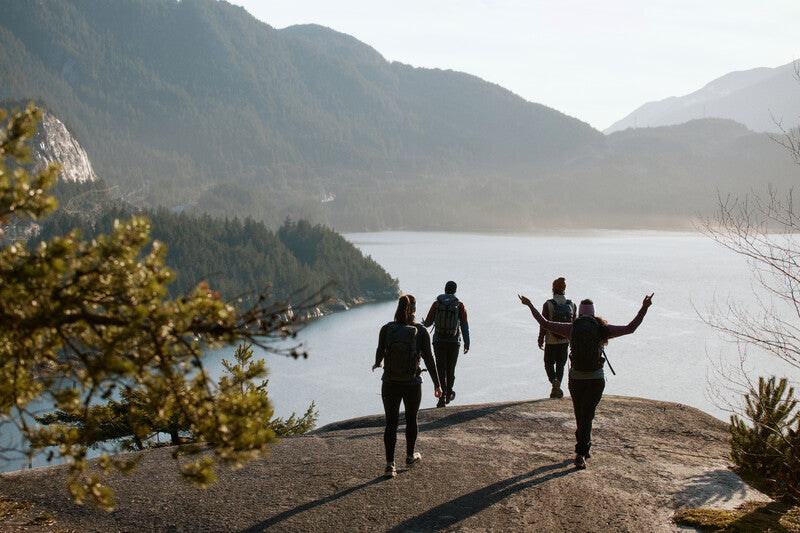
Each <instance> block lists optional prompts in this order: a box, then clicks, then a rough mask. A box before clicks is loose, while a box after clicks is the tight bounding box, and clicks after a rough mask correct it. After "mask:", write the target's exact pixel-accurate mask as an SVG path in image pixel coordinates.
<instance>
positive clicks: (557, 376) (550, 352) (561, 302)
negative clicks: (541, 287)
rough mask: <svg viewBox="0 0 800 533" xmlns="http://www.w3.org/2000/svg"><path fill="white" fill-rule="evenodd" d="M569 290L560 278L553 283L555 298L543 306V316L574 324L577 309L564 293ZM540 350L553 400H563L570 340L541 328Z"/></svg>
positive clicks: (554, 320) (564, 281) (555, 320)
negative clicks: (563, 383) (542, 354)
mask: <svg viewBox="0 0 800 533" xmlns="http://www.w3.org/2000/svg"><path fill="white" fill-rule="evenodd" d="M566 290H567V281H566V280H565V279H564V278H558V279H556V280H555V281H553V297H552V298H550V299H549V300H547V301H546V302H545V303H544V305H543V306H542V316H543V317H544V318H546V319H547V320H551V321H553V322H572V321H573V320H575V317H576V316H577V315H576V313H577V309H576V307H575V304H574V303H572V300H568V299H567V297H566V296H565V295H564V293H565V292H566ZM537 343H538V344H539V349H543V350H544V370H545V372H546V373H547V381H549V382H550V384H551V385H552V387H553V388H552V389H551V391H550V397H551V398H563V397H564V391H562V390H561V380H562V379H564V365H566V364H567V352H568V348H569V339H568V338H566V337H562V336H561V335H556V334H555V333H551V332H549V331H547V330H546V329H544V328H543V327H541V326H540V327H539V339H538V342H537Z"/></svg>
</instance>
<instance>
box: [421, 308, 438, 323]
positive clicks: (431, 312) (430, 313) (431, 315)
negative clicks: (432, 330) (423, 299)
mask: <svg viewBox="0 0 800 533" xmlns="http://www.w3.org/2000/svg"><path fill="white" fill-rule="evenodd" d="M435 315H436V302H433V304H431V308H430V310H429V311H428V314H427V316H426V317H425V320H423V321H422V324H423V325H424V326H425V327H426V328H429V327H431V324H433V318H434V316H435Z"/></svg>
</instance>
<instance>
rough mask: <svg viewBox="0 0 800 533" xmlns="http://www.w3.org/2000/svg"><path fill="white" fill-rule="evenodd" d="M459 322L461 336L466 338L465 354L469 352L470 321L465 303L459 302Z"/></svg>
mask: <svg viewBox="0 0 800 533" xmlns="http://www.w3.org/2000/svg"><path fill="white" fill-rule="evenodd" d="M458 321H459V322H460V323H461V335H463V337H464V353H467V352H468V351H469V320H468V318H467V308H466V307H464V304H463V302H458Z"/></svg>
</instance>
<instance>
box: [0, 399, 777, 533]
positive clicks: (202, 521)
mask: <svg viewBox="0 0 800 533" xmlns="http://www.w3.org/2000/svg"><path fill="white" fill-rule="evenodd" d="M361 393H363V391H362V392H361ZM574 428H575V425H574V421H573V417H572V405H571V402H570V401H569V398H564V399H561V400H536V401H521V402H515V403H500V404H488V405H472V406H454V405H453V404H451V405H450V406H448V407H446V408H443V409H429V410H424V411H422V412H421V413H420V437H419V440H418V443H417V450H418V451H420V452H421V453H422V455H423V458H422V462H421V463H420V464H418V465H416V466H414V468H413V469H406V468H405V467H404V463H403V462H402V459H403V456H404V452H405V444H404V439H403V435H402V426H401V434H400V435H399V439H398V445H397V452H398V458H400V459H401V461H400V462H399V463H398V465H399V466H400V468H399V469H398V470H399V474H398V476H397V477H396V478H394V479H389V480H386V479H383V478H382V477H381V474H382V472H383V466H384V459H383V437H382V435H383V416H378V415H376V416H370V417H365V418H359V419H354V420H348V421H343V422H339V423H336V424H330V425H328V426H325V427H323V428H321V429H319V430H317V431H315V432H313V433H311V434H308V435H303V436H299V437H292V438H287V439H284V440H282V441H281V442H280V443H278V444H277V445H276V446H275V448H274V450H273V453H272V454H271V455H270V456H269V457H267V458H264V459H262V460H258V461H254V462H252V463H249V464H248V465H246V466H245V467H244V468H243V469H241V470H236V471H231V470H223V471H221V472H220V475H219V481H218V482H217V483H216V484H215V485H213V486H212V487H211V488H210V489H208V490H205V491H203V490H198V489H195V488H193V487H190V486H188V485H186V484H183V483H181V482H180V481H179V480H178V475H177V473H176V472H175V469H174V465H173V464H172V459H171V452H172V450H171V449H168V448H167V449H159V450H155V451H150V452H144V453H143V454H142V455H143V457H142V463H141V465H140V466H139V468H138V469H137V471H136V472H135V473H134V475H133V476H130V477H122V476H120V477H115V478H113V479H111V480H110V484H111V486H112V487H113V488H114V489H115V491H116V494H117V500H118V502H119V507H118V508H117V510H115V511H113V512H111V513H106V512H102V511H97V510H93V509H91V508H89V507H81V506H77V505H74V504H73V503H72V502H70V501H69V499H68V497H67V493H66V490H65V488H64V479H65V469H64V467H63V466H59V467H47V468H40V469H35V470H30V471H23V472H16V473H8V474H2V475H0V496H2V497H5V498H11V499H13V500H14V501H17V502H21V503H30V504H32V507H31V508H30V509H27V510H25V511H22V512H21V513H19V514H17V515H15V516H13V517H10V518H6V519H0V528H6V529H9V530H15V529H17V530H22V528H26V529H25V530H26V531H54V530H58V531H65V530H69V531H73V530H74V531H242V532H251V531H252V532H255V531H266V530H269V531H304V532H305V531H397V532H401V531H415V532H419V531H442V530H444V531H537V532H546V531H558V532H562V531H582V532H585V531H597V532H600V531H603V532H607V531H615V532H624V531H629V532H636V533H639V532H642V531H648V532H658V531H679V528H678V527H677V526H675V525H673V524H671V523H670V514H671V513H672V512H673V511H674V510H676V509H681V508H687V507H699V506H704V507H720V508H722V507H725V508H727V507H733V506H736V505H738V504H739V503H741V502H742V501H743V500H745V499H749V500H765V499H766V497H765V496H764V495H762V494H761V493H759V492H757V491H755V490H753V489H751V488H750V487H748V486H747V485H745V484H744V483H743V482H742V480H741V479H740V478H739V477H737V476H736V475H735V474H733V473H732V472H731V470H730V469H729V466H730V464H729V461H728V459H727V456H728V451H729V447H728V443H727V439H728V432H727V427H726V425H725V424H724V423H723V422H721V421H719V420H717V419H715V418H713V417H711V416H709V415H707V414H705V413H703V412H701V411H699V410H696V409H693V408H689V407H686V406H683V405H679V404H674V403H665V402H658V401H652V400H644V399H639V398H622V397H605V398H604V399H603V400H602V402H601V403H600V406H599V408H598V413H597V418H596V419H595V426H594V432H593V440H594V447H593V448H592V457H591V459H589V461H588V462H589V468H588V469H586V470H581V471H579V470H576V469H575V468H574V467H573V466H572V459H573V454H572V450H573V446H574V444H573V433H574ZM45 513H49V515H51V516H52V518H53V519H54V521H55V523H54V524H52V525H28V526H26V525H25V524H30V523H31V520H33V519H34V518H35V517H37V516H42V515H44V514H45Z"/></svg>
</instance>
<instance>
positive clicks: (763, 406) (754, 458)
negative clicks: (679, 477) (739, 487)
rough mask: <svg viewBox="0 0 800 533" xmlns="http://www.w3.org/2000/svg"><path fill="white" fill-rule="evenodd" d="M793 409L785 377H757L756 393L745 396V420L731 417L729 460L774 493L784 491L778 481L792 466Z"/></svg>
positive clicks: (795, 405)
mask: <svg viewBox="0 0 800 533" xmlns="http://www.w3.org/2000/svg"><path fill="white" fill-rule="evenodd" d="M796 407H797V400H796V399H795V398H794V387H790V386H789V385H788V381H787V380H786V378H781V379H780V380H779V381H776V378H775V376H772V377H770V378H769V379H764V378H763V377H759V379H758V390H757V391H755V390H751V391H750V392H749V393H748V394H747V396H745V409H744V415H745V416H746V417H747V419H748V421H745V420H743V419H742V418H740V417H739V416H738V415H733V416H731V424H730V433H731V438H730V443H731V459H732V460H733V462H734V464H736V466H737V467H738V468H739V469H740V471H741V472H742V474H743V475H745V476H750V477H755V478H757V479H760V480H763V482H765V483H766V485H767V487H768V488H769V489H771V492H773V493H775V492H776V491H777V492H783V491H784V490H785V487H784V488H782V487H781V481H780V480H781V478H782V476H783V473H784V472H785V471H786V470H787V469H788V468H789V465H790V464H791V457H792V445H791V436H792V435H791V434H790V430H791V428H792V426H793V425H794V424H796V422H797V421H798V412H797V410H796ZM748 422H749V424H748Z"/></svg>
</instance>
